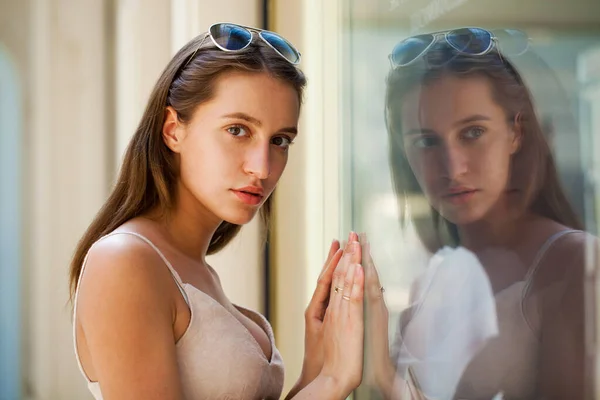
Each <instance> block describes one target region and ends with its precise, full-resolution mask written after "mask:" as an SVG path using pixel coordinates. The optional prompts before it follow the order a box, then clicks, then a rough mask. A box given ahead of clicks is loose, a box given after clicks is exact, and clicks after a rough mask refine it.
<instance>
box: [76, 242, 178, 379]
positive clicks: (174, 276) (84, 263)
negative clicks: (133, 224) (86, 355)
mask: <svg viewBox="0 0 600 400" xmlns="http://www.w3.org/2000/svg"><path fill="white" fill-rule="evenodd" d="M115 235H131V236H135V237H137V238H139V239H141V240H143V241H144V242H146V243H147V244H148V245H149V246H150V247H152V248H153V249H154V251H156V252H157V253H158V255H159V256H160V258H161V259H162V260H163V262H164V263H165V265H166V266H167V268H169V271H170V272H171V275H172V276H173V280H174V281H175V284H176V285H177V287H178V288H179V291H180V292H181V295H182V296H183V299H184V300H185V302H186V303H187V305H188V307H189V306H190V301H189V299H188V296H187V293H186V292H185V290H184V289H183V282H182V280H181V277H180V276H179V274H178V273H177V271H175V269H174V268H173V266H172V265H171V263H170V262H169V260H167V257H165V255H164V254H163V253H162V251H160V249H159V248H158V247H156V245H155V244H154V243H152V241H150V239H148V238H147V237H145V236H144V235H141V234H139V233H136V232H112V233H109V234H108V235H105V236H102V237H101V238H100V239H98V240H97V241H96V242H94V244H96V243H98V242H100V241H101V240H104V239H106V238H108V237H111V236H115ZM94 244H92V246H94ZM92 246H90V249H91V247H92ZM89 254H90V253H89V250H88V252H87V254H86V255H85V258H84V259H83V264H82V266H81V272H80V273H79V278H78V279H77V288H76V289H75V296H74V298H73V344H74V347H75V358H76V359H77V365H78V366H79V370H80V371H81V373H82V374H83V376H85V379H86V380H87V381H88V383H91V380H90V379H89V378H88V376H87V374H86V373H85V371H84V370H83V366H82V365H81V360H80V359H79V352H78V351H77V298H78V296H79V286H80V284H81V278H82V277H83V272H84V271H85V266H86V264H87V259H88V256H89Z"/></svg>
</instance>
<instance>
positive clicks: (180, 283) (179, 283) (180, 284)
mask: <svg viewBox="0 0 600 400" xmlns="http://www.w3.org/2000/svg"><path fill="white" fill-rule="evenodd" d="M115 235H131V236H135V237H137V238H139V239H141V240H143V241H144V242H146V243H147V244H148V245H149V246H150V247H152V248H153V249H154V251H156V253H158V255H159V256H160V258H161V259H162V260H163V262H164V263H165V265H166V266H167V268H169V271H170V272H171V276H173V280H175V284H176V285H177V287H178V288H179V291H180V292H181V295H182V296H183V299H184V300H185V302H186V303H187V305H188V306H189V305H190V302H189V300H188V296H187V293H186V292H185V290H184V289H183V281H182V280H181V277H180V276H179V274H178V273H177V271H175V268H173V265H172V264H171V263H170V262H169V260H168V259H167V257H165V255H164V254H163V252H162V251H160V249H159V248H158V247H157V246H156V245H155V244H154V243H152V241H151V240H150V239H148V238H147V237H146V236H144V235H142V234H140V233H137V232H113V233H109V234H108V235H106V236H104V237H102V238H100V240H103V239H106V238H108V237H111V236H115ZM100 240H98V242H99V241H100ZM96 243H97V242H96ZM86 258H87V257H86ZM84 268H85V266H84ZM81 275H83V268H82V269H81ZM81 275H80V276H79V278H81Z"/></svg>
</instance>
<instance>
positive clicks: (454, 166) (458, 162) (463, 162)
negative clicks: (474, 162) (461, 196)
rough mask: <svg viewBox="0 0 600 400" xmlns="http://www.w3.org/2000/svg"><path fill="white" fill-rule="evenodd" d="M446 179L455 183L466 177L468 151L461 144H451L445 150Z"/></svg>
mask: <svg viewBox="0 0 600 400" xmlns="http://www.w3.org/2000/svg"><path fill="white" fill-rule="evenodd" d="M443 161H444V171H445V176H444V177H445V178H448V179H449V180H451V181H453V180H456V179H458V178H460V177H461V176H463V175H465V174H466V173H467V171H468V157H467V152H466V149H464V148H462V147H461V146H460V145H459V144H455V143H449V144H447V145H446V146H445V149H444V156H443Z"/></svg>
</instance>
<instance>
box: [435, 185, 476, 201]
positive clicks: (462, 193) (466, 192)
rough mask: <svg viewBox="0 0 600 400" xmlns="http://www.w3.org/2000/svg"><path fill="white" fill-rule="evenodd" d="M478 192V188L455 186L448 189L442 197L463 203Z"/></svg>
mask: <svg viewBox="0 0 600 400" xmlns="http://www.w3.org/2000/svg"><path fill="white" fill-rule="evenodd" d="M477 192H478V190H477V189H468V188H455V189H450V190H448V191H447V192H446V193H445V194H444V195H443V196H442V197H443V199H444V200H445V201H448V202H450V203H454V204H461V203H465V202H467V201H469V200H470V199H471V198H472V197H473V195H475V193H477Z"/></svg>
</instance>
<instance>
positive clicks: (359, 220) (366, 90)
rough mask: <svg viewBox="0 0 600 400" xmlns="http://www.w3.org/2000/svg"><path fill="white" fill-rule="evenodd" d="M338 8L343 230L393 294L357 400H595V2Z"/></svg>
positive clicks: (599, 40) (599, 103)
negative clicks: (552, 399) (362, 244)
mask: <svg viewBox="0 0 600 400" xmlns="http://www.w3.org/2000/svg"><path fill="white" fill-rule="evenodd" d="M343 4H344V19H343V30H344V38H345V41H346V43H345V46H344V49H345V54H344V63H343V64H342V65H343V67H342V76H343V82H344V84H343V87H342V95H343V96H342V97H343V98H344V99H345V101H344V102H343V103H342V119H343V124H344V129H343V132H344V135H343V141H344V143H345V151H344V153H343V160H342V161H341V162H342V164H343V165H345V166H346V167H344V168H342V171H343V172H342V173H343V175H344V176H343V182H346V183H347V184H348V185H349V187H348V188H347V192H348V193H350V194H351V207H349V208H347V209H348V212H347V213H346V215H344V216H343V224H342V225H343V226H344V227H351V228H352V229H355V230H357V231H361V232H366V234H367V238H368V240H369V242H370V248H371V254H372V257H373V260H374V264H375V265H376V267H377V271H378V274H379V280H380V282H381V286H383V287H384V288H385V291H384V292H382V293H383V299H385V309H384V308H382V303H381V301H378V300H377V296H371V297H370V298H369V300H368V302H367V308H366V310H367V311H366V312H367V326H366V341H365V359H366V366H365V377H364V379H363V385H362V386H361V387H360V388H359V389H358V390H357V391H356V392H355V395H354V398H355V399H361V400H362V399H376V398H397V399H399V398H402V399H411V398H412V399H419V398H424V399H453V398H459V399H501V398H504V399H512V398H540V396H548V395H550V394H553V395H555V396H558V398H570V399H577V398H584V396H588V397H586V398H593V396H592V394H594V393H596V386H595V385H596V384H595V381H596V379H595V375H596V367H595V364H596V357H595V355H596V345H595V343H596V342H597V340H596V329H595V325H596V324H597V320H598V316H597V314H596V299H595V297H596V296H595V289H594V288H595V286H596V269H597V267H596V258H597V257H596V241H597V238H596V235H597V234H598V220H599V218H598V217H599V215H598V213H599V212H600V207H598V205H599V202H600V193H599V188H600V186H599V185H598V184H597V183H596V182H597V181H598V179H599V178H600V142H599V139H598V135H597V134H596V133H597V132H596V131H597V130H598V129H599V128H600V28H599V27H600V3H599V2H597V1H593V0H573V1H570V2H565V1H558V0H555V1H542V0H532V1H517V0H507V1H497V0H425V1H416V0H386V1H384V0H379V1H372V0H354V1H345V2H343ZM386 312H387V313H386ZM408 393H410V395H409V394H408Z"/></svg>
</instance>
